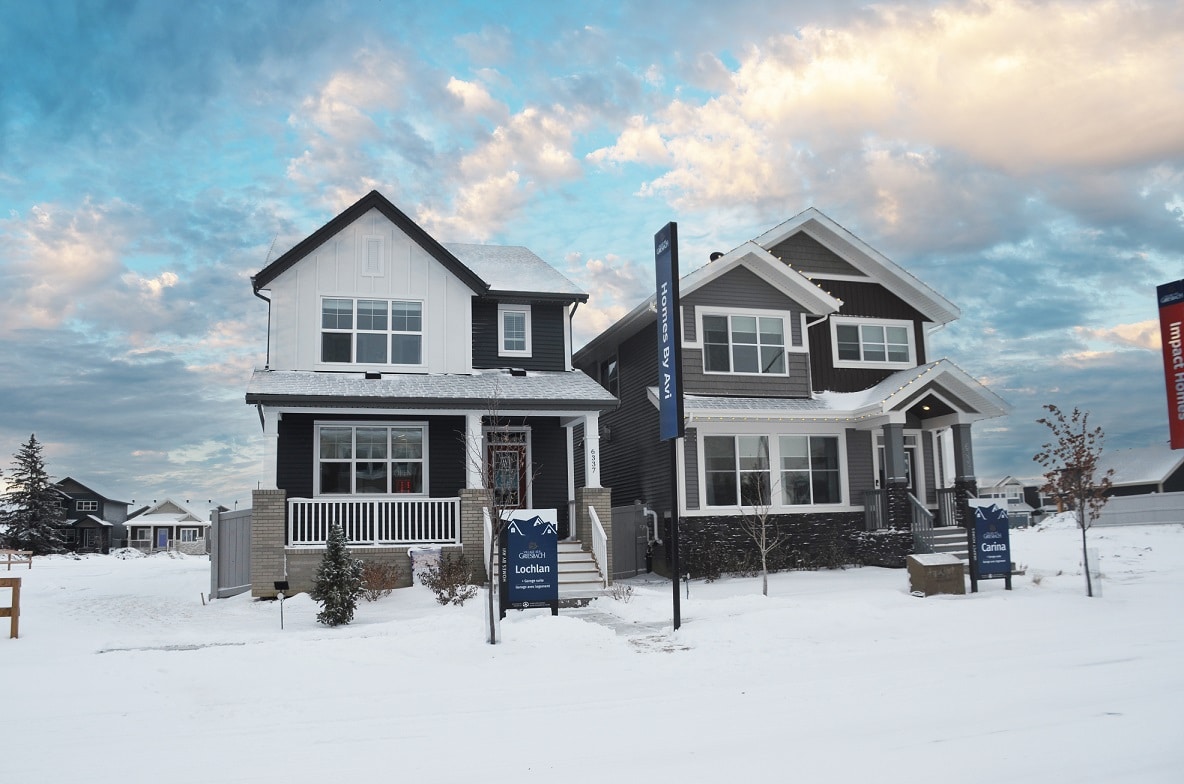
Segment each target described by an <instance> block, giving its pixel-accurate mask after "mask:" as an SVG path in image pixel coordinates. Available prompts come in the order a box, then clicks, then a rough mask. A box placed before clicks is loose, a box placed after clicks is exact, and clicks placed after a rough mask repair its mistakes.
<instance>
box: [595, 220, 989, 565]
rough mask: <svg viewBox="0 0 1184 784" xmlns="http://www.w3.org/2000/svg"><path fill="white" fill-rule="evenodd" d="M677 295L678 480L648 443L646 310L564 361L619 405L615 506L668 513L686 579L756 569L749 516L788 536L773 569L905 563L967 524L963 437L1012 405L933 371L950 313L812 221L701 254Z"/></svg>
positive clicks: (650, 380) (854, 240)
mask: <svg viewBox="0 0 1184 784" xmlns="http://www.w3.org/2000/svg"><path fill="white" fill-rule="evenodd" d="M685 261H686V260H685V259H684V265H683V266H684V268H685V267H687V266H689V265H687V264H686V263H685ZM680 290H681V323H682V336H681V337H682V340H681V350H682V358H683V391H684V395H685V396H684V417H685V426H686V435H685V438H684V439H683V444H682V449H681V451H680V452H679V453H678V455H677V466H676V467H675V468H672V466H671V461H670V459H669V457H668V449H669V447H668V445H667V444H666V443H664V442H661V441H659V439H658V409H657V395H656V385H657V365H656V361H655V354H656V341H657V336H656V328H655V320H656V315H655V308H654V302H653V298H650V299H649V300H648V301H646V302H642V303H640V304H639V305H638V306H637V307H636V308H634V309H633V311H631V312H630V313H629V314H627V315H626V316H624V317H623V318H622V319H621V320H620V321H618V322H617V323H615V324H613V325H612V326H611V327H609V328H608V329H607V330H605V331H604V332H603V333H602V334H600V335H599V336H597V337H596V338H595V339H593V340H592V341H591V342H590V343H588V344H587V345H586V346H584V347H583V348H582V349H580V351H578V352H577V353H576V355H575V363H576V366H577V367H579V368H582V369H584V370H585V371H586V372H587V373H589V374H590V375H592V376H594V377H596V378H598V379H599V380H600V381H601V383H602V384H604V385H605V387H606V389H608V390H609V391H610V392H612V393H613V394H614V395H617V396H618V397H619V398H620V401H621V405H620V408H619V409H616V410H614V411H612V412H610V413H608V414H606V415H605V416H603V417H602V419H601V423H602V424H603V425H604V426H605V427H606V428H607V429H608V430H609V431H611V434H612V435H611V439H609V440H608V441H607V442H606V443H605V445H604V462H605V469H604V478H605V482H606V484H608V485H610V486H611V487H612V493H613V504H614V506H616V507H618V508H622V507H625V506H627V505H629V504H631V503H633V501H634V500H638V501H640V502H641V504H642V505H644V507H645V508H647V509H648V510H652V511H654V512H656V513H658V514H659V515H661V516H664V517H669V516H670V515H672V514H677V515H678V516H679V518H680V520H681V521H682V527H683V531H684V537H683V544H682V546H683V548H684V549H683V550H680V553H681V555H682V563H683V564H684V565H687V566H689V567H690V570H691V571H693V572H694V571H697V572H699V573H708V574H709V573H713V572H717V571H721V570H722V571H728V570H733V569H736V570H744V569H746V568H750V567H751V565H752V564H753V563H755V562H756V561H755V559H754V553H753V549H752V544H751V542H749V541H746V536H745V535H744V533H743V532H742V531H741V530H740V528H739V526H738V525H737V517H738V516H739V515H740V514H741V513H742V511H748V512H749V513H750V514H751V513H753V512H755V511H758V510H760V511H763V512H764V513H765V514H767V515H768V516H769V519H770V520H771V521H774V522H775V523H776V525H777V527H778V529H779V530H781V531H782V532H784V533H785V534H786V536H787V537H788V538H787V541H786V543H785V544H784V545H782V546H781V547H780V548H778V550H777V552H776V556H775V559H774V563H773V566H775V567H777V568H792V567H799V566H811V565H827V564H837V563H854V562H863V563H899V562H900V561H901V560H902V558H903V554H904V551H905V550H906V548H911V547H914V546H921V547H924V546H925V544H926V542H925V541H919V542H916V543H914V542H913V537H912V536H910V535H909V533H908V532H910V531H915V532H921V531H928V530H931V529H933V528H941V527H952V526H955V525H958V524H960V523H961V522H963V520H962V519H961V518H962V516H964V515H965V511H964V510H965V504H964V503H960V501H964V500H965V498H966V497H968V495H970V494H973V493H974V491H975V473H974V459H973V444H972V436H971V428H972V425H973V424H974V423H975V422H978V421H981V420H985V419H990V418H993V417H998V416H1001V415H1003V414H1005V413H1006V411H1007V406H1006V404H1005V403H1004V402H1003V401H1002V400H1001V399H1000V398H999V397H998V396H997V395H995V394H994V393H993V392H991V390H989V389H988V388H986V387H985V386H984V385H983V384H981V383H980V382H978V381H977V380H976V379H975V378H974V377H973V376H971V375H970V374H968V373H967V372H965V371H963V370H962V369H961V368H959V367H958V366H956V365H955V364H954V363H953V362H951V361H949V360H947V359H941V358H937V357H935V356H933V355H932V352H931V351H930V347H929V336H930V333H931V332H933V331H934V330H936V329H939V328H941V327H942V326H944V325H946V324H949V323H950V322H952V321H954V320H955V319H957V318H958V316H959V313H958V309H957V308H956V307H955V306H954V305H953V303H951V302H949V301H948V300H946V299H945V298H944V297H942V296H941V295H940V294H938V293H937V292H936V291H934V290H933V289H932V288H930V287H929V286H927V285H926V284H924V283H923V282H921V281H920V280H918V279H917V278H916V277H914V276H913V275H911V274H909V273H908V272H907V271H905V270H904V269H902V268H901V267H899V266H897V265H896V264H895V263H893V262H892V261H890V260H889V259H887V258H886V257H884V256H883V255H882V254H881V253H879V252H877V251H876V250H875V249H874V248H871V247H869V246H868V245H867V244H866V243H864V242H863V241H861V240H860V239H859V238H858V237H855V236H854V235H853V234H851V233H850V232H849V231H847V230H846V229H844V228H843V227H842V226H840V225H838V224H837V223H835V222H834V221H833V220H831V219H830V218H828V217H827V216H826V215H824V214H822V213H821V212H819V211H818V210H816V209H808V210H806V211H805V212H803V213H801V214H799V215H797V216H796V217H794V218H792V219H791V220H788V221H786V222H785V223H783V224H781V225H779V226H777V227H775V228H773V229H771V230H769V231H768V232H766V233H764V234H762V235H761V236H759V237H757V238H755V239H753V240H751V241H749V242H745V243H744V244H742V245H740V246H739V247H737V248H735V249H734V250H732V251H730V252H728V253H717V254H712V259H711V260H710V261H709V262H708V263H706V264H704V265H703V266H701V267H699V268H698V269H695V270H694V271H693V272H690V273H689V274H687V275H685V276H684V277H683V278H682V279H681V281H680ZM672 472H673V474H674V475H673V476H672ZM675 483H677V484H675ZM674 487H677V497H678V501H677V503H676V501H675V498H674V495H675V494H674V491H673V488H674ZM880 531H888V532H891V531H899V532H901V535H900V536H896V537H893V536H891V535H879V534H877V533H876V532H880ZM869 532H870V533H869ZM924 536H925V537H929V536H930V535H929V534H928V533H926V534H925V535H924ZM666 544H667V546H668V542H667V543H666ZM656 555H657V557H658V560H659V562H660V561H661V557H662V553H661V552H659V553H657V554H656Z"/></svg>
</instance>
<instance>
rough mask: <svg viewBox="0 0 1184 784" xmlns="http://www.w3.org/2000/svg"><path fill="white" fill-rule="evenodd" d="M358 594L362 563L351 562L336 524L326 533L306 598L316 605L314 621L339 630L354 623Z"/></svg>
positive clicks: (359, 591)
mask: <svg viewBox="0 0 1184 784" xmlns="http://www.w3.org/2000/svg"><path fill="white" fill-rule="evenodd" d="M361 594H362V562H361V561H360V560H358V559H356V558H353V557H351V556H350V554H349V550H348V549H346V546H345V534H344V533H343V532H342V530H341V526H339V525H337V524H336V523H334V524H333V526H332V527H331V528H330V529H329V538H328V540H327V541H326V542H325V557H324V558H322V559H321V565H320V566H318V567H317V576H316V582H315V583H314V584H313V589H312V592H311V593H310V594H309V595H310V596H312V598H313V600H314V601H317V602H320V604H321V611H320V612H319V613H317V620H318V621H320V622H321V623H323V624H325V625H326V626H340V625H342V624H345V623H349V622H350V621H352V620H353V619H354V609H355V608H356V607H357V606H358V597H359V596H361Z"/></svg>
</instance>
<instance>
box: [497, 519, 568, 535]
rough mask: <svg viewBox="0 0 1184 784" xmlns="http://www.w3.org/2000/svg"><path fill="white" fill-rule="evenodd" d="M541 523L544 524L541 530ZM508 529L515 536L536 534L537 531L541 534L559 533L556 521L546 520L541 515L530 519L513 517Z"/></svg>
mask: <svg viewBox="0 0 1184 784" xmlns="http://www.w3.org/2000/svg"><path fill="white" fill-rule="evenodd" d="M540 525H541V526H543V528H542V530H541V531H540V530H539V526H540ZM508 530H509V532H510V533H512V534H514V535H515V536H530V535H531V534H535V533H539V534H557V533H558V532H557V531H556V529H555V524H554V523H549V522H547V521H546V520H544V519H543V518H541V517H539V516H538V515H535V516H534V517H532V518H530V519H529V520H516V519H511V520H510V526H509V529H508Z"/></svg>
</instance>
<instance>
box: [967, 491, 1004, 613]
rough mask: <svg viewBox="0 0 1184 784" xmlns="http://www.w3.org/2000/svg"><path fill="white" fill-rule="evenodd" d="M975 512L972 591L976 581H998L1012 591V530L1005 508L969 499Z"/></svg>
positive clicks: (984, 501) (971, 569) (971, 576)
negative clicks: (1002, 582)
mask: <svg viewBox="0 0 1184 784" xmlns="http://www.w3.org/2000/svg"><path fill="white" fill-rule="evenodd" d="M970 507H971V509H973V510H974V542H973V545H974V553H973V554H972V555H971V564H970V582H971V591H975V590H977V581H978V580H999V579H1002V580H1004V581H1006V583H1007V589H1008V590H1011V528H1010V524H1009V523H1008V521H1007V509H1005V508H1003V507H1000V506H999V505H998V504H996V503H994V502H993V501H987V500H979V499H970Z"/></svg>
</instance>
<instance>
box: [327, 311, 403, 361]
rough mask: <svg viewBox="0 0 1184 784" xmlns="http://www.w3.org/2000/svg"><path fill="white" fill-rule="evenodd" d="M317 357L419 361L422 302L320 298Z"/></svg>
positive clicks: (328, 359)
mask: <svg viewBox="0 0 1184 784" xmlns="http://www.w3.org/2000/svg"><path fill="white" fill-rule="evenodd" d="M321 361H322V362H342V363H355V364H362V365H420V364H423V303H422V302H414V301H407V300H386V299H344V298H336V297H334V298H326V299H324V300H322V301H321Z"/></svg>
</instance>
